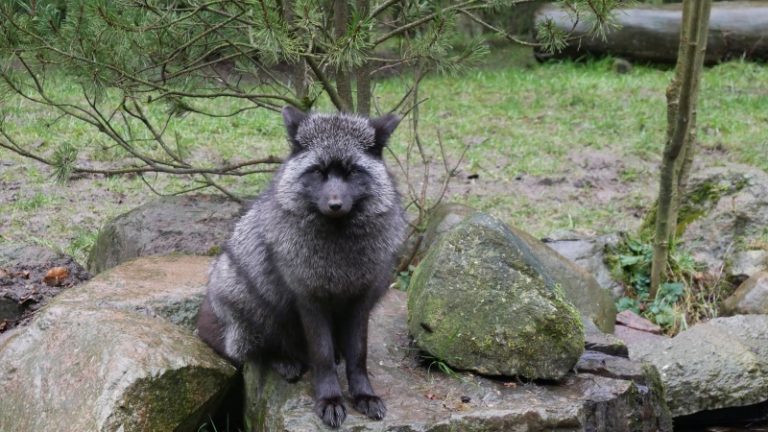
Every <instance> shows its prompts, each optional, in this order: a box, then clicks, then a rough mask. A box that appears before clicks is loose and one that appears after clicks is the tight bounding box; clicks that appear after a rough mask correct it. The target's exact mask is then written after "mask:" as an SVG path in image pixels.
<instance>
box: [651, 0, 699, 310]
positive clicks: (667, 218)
mask: <svg viewBox="0 0 768 432" xmlns="http://www.w3.org/2000/svg"><path fill="white" fill-rule="evenodd" d="M711 6H712V0H685V1H684V2H683V25H682V30H681V34H680V47H679V52H678V61H677V67H676V70H675V77H674V79H673V80H672V83H671V84H670V86H669V89H668V90H667V121H668V125H667V135H668V136H667V143H666V145H665V147H664V156H663V159H662V165H661V180H660V182H659V198H658V206H657V211H656V229H655V235H654V241H653V262H652V268H651V292H650V296H651V299H654V298H655V297H656V293H657V292H658V288H659V285H660V284H661V280H662V277H663V276H664V271H665V269H666V265H667V259H668V255H669V244H670V240H671V239H672V238H673V236H674V234H675V233H674V227H675V226H676V225H677V208H676V204H677V203H678V202H679V195H680V191H679V186H680V185H681V184H685V183H686V182H687V178H686V176H687V171H688V170H689V169H690V162H691V160H692V157H693V149H692V147H693V138H694V135H693V123H694V120H695V114H696V99H697V96H698V88H699V81H700V79H701V68H702V64H703V61H704V60H703V57H704V53H705V51H706V49H707V36H706V35H707V29H708V26H709V14H710V9H711ZM686 160H687V162H686ZM683 174H685V175H683ZM681 177H684V178H681Z"/></svg>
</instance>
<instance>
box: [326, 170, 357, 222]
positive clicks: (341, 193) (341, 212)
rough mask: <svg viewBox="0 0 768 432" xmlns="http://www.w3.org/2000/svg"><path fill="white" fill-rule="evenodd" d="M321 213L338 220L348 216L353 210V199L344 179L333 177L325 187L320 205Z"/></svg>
mask: <svg viewBox="0 0 768 432" xmlns="http://www.w3.org/2000/svg"><path fill="white" fill-rule="evenodd" d="M318 204H319V205H318V207H319V208H320V213H322V214H323V215H325V216H329V217H333V218H338V217H343V216H346V215H347V214H348V213H349V211H350V210H352V197H351V196H350V194H349V190H348V185H347V183H346V182H345V181H344V179H342V178H339V177H336V176H331V177H329V178H328V180H327V181H326V182H325V184H324V185H323V189H322V193H321V195H320V202H319V203H318Z"/></svg>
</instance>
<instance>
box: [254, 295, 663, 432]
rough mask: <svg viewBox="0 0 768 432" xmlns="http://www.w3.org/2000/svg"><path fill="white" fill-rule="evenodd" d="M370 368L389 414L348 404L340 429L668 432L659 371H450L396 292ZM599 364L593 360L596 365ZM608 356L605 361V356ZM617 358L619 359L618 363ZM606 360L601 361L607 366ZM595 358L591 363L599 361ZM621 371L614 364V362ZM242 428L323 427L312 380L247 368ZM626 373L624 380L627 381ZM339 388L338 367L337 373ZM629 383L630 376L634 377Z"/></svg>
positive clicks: (378, 328) (373, 326)
mask: <svg viewBox="0 0 768 432" xmlns="http://www.w3.org/2000/svg"><path fill="white" fill-rule="evenodd" d="M369 328H370V332H369V334H370V336H369V354H368V366H369V370H370V375H371V380H372V383H373V386H374V388H375V389H376V390H377V391H378V394H379V395H380V396H381V397H382V398H383V399H384V402H385V403H386V404H387V409H388V412H387V416H386V418H384V420H382V421H372V420H368V419H367V418H365V417H363V416H362V415H361V414H359V413H357V412H356V411H354V409H353V408H351V406H350V404H349V403H347V413H348V417H347V420H346V421H345V423H344V424H343V425H342V427H341V429H340V430H343V431H356V432H364V431H402V432H406V431H408V432H416V431H429V432H442V431H445V432H448V431H518V430H519V431H545V430H546V431H550V430H558V431H583V430H595V431H617V432H622V431H659V430H661V431H667V430H671V428H672V424H671V418H670V417H669V412H668V411H667V410H666V407H665V405H664V404H663V402H661V401H660V397H661V394H660V392H659V388H660V384H659V382H658V375H657V374H656V373H655V371H654V370H653V369H652V368H648V367H646V368H643V367H642V366H639V365H638V364H637V363H632V362H630V361H629V360H627V359H625V358H618V357H612V356H609V355H606V354H603V353H594V352H588V353H592V354H590V355H591V356H592V357H590V359H587V360H586V362H585V363H584V364H583V367H584V369H585V370H588V371H589V372H581V373H578V374H575V373H571V374H568V375H567V376H566V378H565V379H564V380H562V381H561V382H559V383H554V382H549V383H546V384H535V383H522V382H519V381H517V380H516V379H515V378H508V379H503V380H499V379H488V378H484V377H481V376H478V375H474V374H471V373H465V372H454V373H450V374H446V373H444V372H442V371H441V368H440V365H439V364H437V363H431V362H430V361H429V360H424V359H420V358H419V353H418V352H417V351H416V350H415V348H414V347H413V345H412V344H411V342H410V339H409V336H408V332H407V328H406V294H405V293H403V292H400V291H395V290H392V291H390V292H389V293H388V294H387V295H386V296H385V298H384V299H383V300H382V303H381V304H380V305H379V306H378V307H377V308H376V310H375V311H374V313H373V315H372V317H371V322H370V325H369ZM596 359H597V360H596ZM606 359H607V360H606ZM614 359H616V360H614ZM603 360H606V362H605V364H607V366H605V365H603V363H604V362H603ZM595 362H597V363H595ZM614 362H616V364H617V365H618V366H620V367H614V365H613V363H614ZM244 374H245V385H246V430H248V431H252V430H253V431H286V432H299V431H301V432H304V431H314V430H326V428H325V427H324V426H323V425H322V422H321V421H320V419H319V418H318V417H317V416H316V415H315V414H314V412H313V410H312V407H313V400H312V391H311V385H310V377H309V376H304V377H303V378H302V379H301V380H300V381H299V382H298V383H296V384H288V383H287V382H285V381H284V380H283V379H282V378H280V377H279V376H277V375H276V374H275V373H273V372H271V370H270V369H269V368H267V367H263V366H260V365H258V364H254V363H250V364H246V366H245V372H244ZM627 374H629V375H630V376H629V377H625V375H627ZM339 376H340V377H341V378H342V388H345V389H346V382H345V381H344V379H343V376H344V373H343V365H341V366H340V367H339ZM633 379H634V380H633Z"/></svg>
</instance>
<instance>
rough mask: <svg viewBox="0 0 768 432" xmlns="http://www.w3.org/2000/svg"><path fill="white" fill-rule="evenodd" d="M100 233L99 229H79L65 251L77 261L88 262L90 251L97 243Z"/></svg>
mask: <svg viewBox="0 0 768 432" xmlns="http://www.w3.org/2000/svg"><path fill="white" fill-rule="evenodd" d="M98 234H99V233H98V231H95V230H84V229H79V230H77V232H76V234H75V237H74V238H73V239H72V241H71V242H69V245H68V246H67V247H66V248H65V249H64V252H65V253H67V254H69V255H71V256H73V257H74V258H75V261H77V262H81V263H83V262H86V260H87V258H88V252H90V251H91V248H92V247H93V245H94V244H95V243H96V237H97V236H98Z"/></svg>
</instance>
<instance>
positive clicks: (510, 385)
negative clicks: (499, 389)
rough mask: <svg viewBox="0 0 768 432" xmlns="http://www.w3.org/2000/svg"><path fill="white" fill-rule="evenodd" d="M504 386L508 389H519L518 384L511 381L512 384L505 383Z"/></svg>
mask: <svg viewBox="0 0 768 432" xmlns="http://www.w3.org/2000/svg"><path fill="white" fill-rule="evenodd" d="M502 385H503V386H504V387H506V388H515V387H517V383H516V382H512V381H510V382H505V383H504V384H502Z"/></svg>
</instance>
